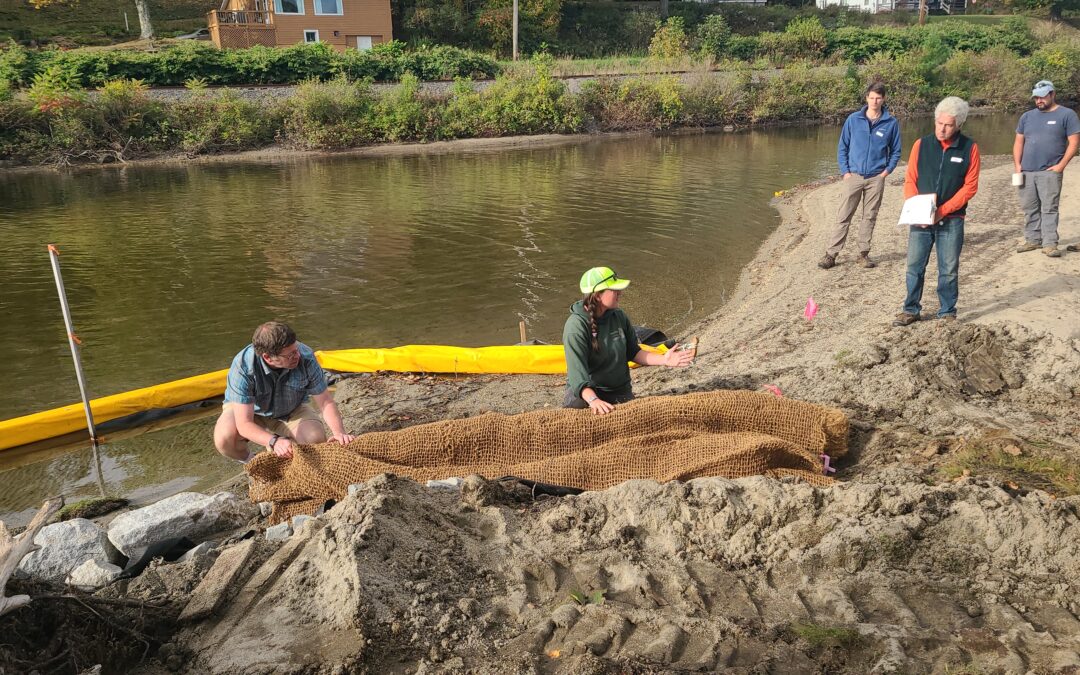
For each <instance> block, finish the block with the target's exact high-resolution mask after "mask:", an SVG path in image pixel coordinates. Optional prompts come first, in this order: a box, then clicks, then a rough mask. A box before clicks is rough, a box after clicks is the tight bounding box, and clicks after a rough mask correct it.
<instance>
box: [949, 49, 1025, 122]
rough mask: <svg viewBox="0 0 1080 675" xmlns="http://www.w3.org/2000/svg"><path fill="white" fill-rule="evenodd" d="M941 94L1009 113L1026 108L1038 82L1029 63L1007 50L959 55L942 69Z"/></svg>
mask: <svg viewBox="0 0 1080 675" xmlns="http://www.w3.org/2000/svg"><path fill="white" fill-rule="evenodd" d="M940 78H941V90H942V91H941V93H942V94H945V95H954V96H960V97H961V98H964V99H966V100H967V101H968V103H970V104H971V105H978V106H994V107H997V108H1004V109H1007V110H1015V109H1018V108H1021V107H1024V106H1025V105H1026V104H1027V102H1028V100H1029V98H1030V97H1029V94H1030V92H1031V83H1032V82H1034V81H1035V80H1034V79H1033V76H1032V74H1031V71H1030V70H1029V69H1028V66H1027V64H1026V63H1025V62H1024V61H1023V60H1022V59H1021V58H1020V57H1019V56H1017V55H1016V54H1015V53H1014V52H1012V51H1010V50H1009V49H1007V48H1006V47H1003V46H1001V47H994V48H992V49H989V50H987V51H985V52H983V53H981V54H976V53H974V52H957V53H956V54H953V55H952V57H950V58H949V60H948V61H946V62H945V63H944V64H943V65H942V66H941V70H940Z"/></svg>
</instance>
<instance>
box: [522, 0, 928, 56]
mask: <svg viewBox="0 0 1080 675" xmlns="http://www.w3.org/2000/svg"><path fill="white" fill-rule="evenodd" d="M923 1H924V0H923ZM514 60H517V0H514Z"/></svg>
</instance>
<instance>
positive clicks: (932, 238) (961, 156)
mask: <svg viewBox="0 0 1080 675" xmlns="http://www.w3.org/2000/svg"><path fill="white" fill-rule="evenodd" d="M967 116H968V104H967V102H966V101H964V100H963V99H961V98H958V97H956V96H949V97H948V98H945V99H943V100H942V101H941V103H938V105H937V109H936V110H935V111H934V133H932V134H930V135H928V136H923V137H922V138H920V139H919V140H917V141H915V144H914V145H912V146H911V156H910V157H909V158H908V165H907V175H906V177H905V178H904V199H908V198H910V197H914V196H915V195H925V194H935V195H937V205H938V207H937V213H936V214H935V215H934V224H933V225H921V226H920V225H912V226H910V230H909V231H908V253H907V297H906V298H905V299H904V311H903V312H901V313H900V314H899V315H897V317H896V319H895V320H894V321H893V325H894V326H910V325H911V324H913V323H915V322H916V321H918V320H919V318H920V312H921V311H922V293H923V277H924V276H925V274H926V263H927V262H929V261H930V251H931V249H933V248H935V247H936V248H937V263H938V285H937V294H938V300H939V302H940V305H941V306H940V307H939V308H938V312H937V317H938V318H939V319H944V320H946V321H955V320H956V299H957V297H958V296H959V293H960V286H959V272H960V249H962V248H963V246H964V217H965V215H966V214H967V204H968V202H969V201H971V198H972V197H974V196H975V193H976V192H977V191H978V189H979V163H980V162H979V147H978V146H977V145H975V141H973V140H971V139H970V138H968V137H967V136H965V135H963V134H962V133H960V128H961V127H963V126H964V122H966V121H967Z"/></svg>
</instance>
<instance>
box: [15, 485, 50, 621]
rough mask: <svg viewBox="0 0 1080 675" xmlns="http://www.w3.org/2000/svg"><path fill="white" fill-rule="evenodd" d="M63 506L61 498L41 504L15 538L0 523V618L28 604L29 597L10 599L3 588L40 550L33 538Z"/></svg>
mask: <svg viewBox="0 0 1080 675" xmlns="http://www.w3.org/2000/svg"><path fill="white" fill-rule="evenodd" d="M63 505H64V499H63V497H56V498H54V499H50V500H48V501H47V502H45V503H44V504H42V506H41V510H39V511H38V512H37V515H35V516H34V519H33V520H32V521H30V525H28V526H27V527H26V531H24V532H23V533H22V534H20V535H18V536H16V537H13V536H11V534H10V533H8V529H7V526H5V525H4V523H3V522H0V616H3V615H4V614H7V613H8V612H10V611H12V610H15V609H18V608H19V607H22V606H23V605H25V604H27V603H29V602H30V596H29V595H13V596H11V597H10V598H9V597H8V596H7V594H6V591H5V588H6V587H7V582H8V579H10V578H11V575H12V574H13V573H14V572H15V568H16V567H18V566H19V562H20V561H22V559H23V558H25V557H26V556H27V555H29V554H30V553H33V552H34V551H36V550H38V549H39V548H41V547H40V546H37V545H36V544H34V537H36V536H37V533H38V532H39V531H40V530H41V528H43V527H45V523H47V522H49V520H51V519H52V517H53V515H54V514H55V513H56V512H57V511H59V510H60V507H62V506H63Z"/></svg>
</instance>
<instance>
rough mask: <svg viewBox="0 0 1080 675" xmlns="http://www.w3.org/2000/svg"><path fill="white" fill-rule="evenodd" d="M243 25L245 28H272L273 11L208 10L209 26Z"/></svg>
mask: <svg viewBox="0 0 1080 675" xmlns="http://www.w3.org/2000/svg"><path fill="white" fill-rule="evenodd" d="M215 26H243V27H245V28H273V27H274V13H273V12H265V11H247V10H231V9H228V10H225V9H216V10H214V11H212V12H210V27H211V28H214V27H215Z"/></svg>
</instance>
